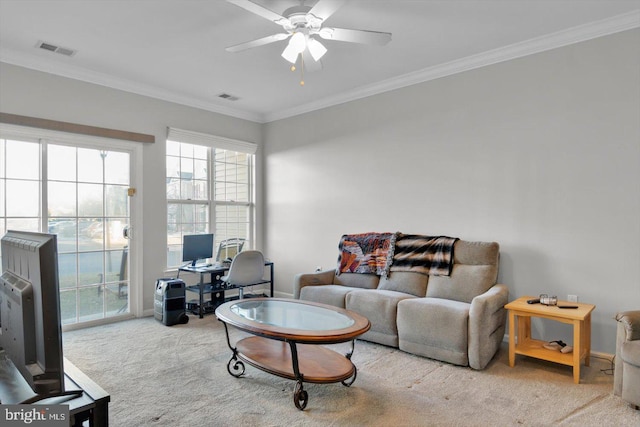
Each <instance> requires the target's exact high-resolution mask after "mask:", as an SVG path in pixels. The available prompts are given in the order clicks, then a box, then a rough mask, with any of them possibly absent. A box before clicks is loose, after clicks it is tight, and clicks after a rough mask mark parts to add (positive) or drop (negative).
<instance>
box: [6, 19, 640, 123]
mask: <svg viewBox="0 0 640 427" xmlns="http://www.w3.org/2000/svg"><path fill="white" fill-rule="evenodd" d="M638 27H640V10H635V11H633V12H629V13H626V14H623V15H618V16H614V17H612V18H608V19H604V20H601V21H596V22H592V23H588V24H584V25H579V26H577V27H573V28H569V29H567V30H562V31H558V32H556V33H552V34H548V35H544V36H541V37H537V38H534V39H530V40H526V41H523V42H520V43H515V44H512V45H509V46H505V47H501V48H498V49H493V50H489V51H486V52H482V53H479V54H476V55H472V56H468V57H466V58H461V59H458V60H455V61H451V62H447V63H444V64H439V65H435V66H433V67H428V68H425V69H422V70H419V71H415V72H412V73H407V74H404V75H402V76H398V77H394V78H391V79H387V80H384V81H381V82H378V83H374V84H370V85H365V86H361V87H359V88H356V89H354V90H351V91H348V92H345V93H342V94H340V95H337V96H331V97H327V98H324V99H321V100H318V101H314V102H311V103H308V104H303V105H300V106H297V107H294V108H290V109H285V110H280V111H275V112H272V113H267V114H259V113H253V112H248V111H243V110H239V109H233V108H228V107H222V106H220V105H217V104H214V103H210V102H206V101H202V100H199V99H196V98H192V97H188V96H184V95H181V94H178V93H175V92H172V91H168V90H166V89H164V88H160V87H157V86H152V85H145V84H142V83H138V82H134V81H131V80H127V79H121V78H117V77H113V76H110V75H107V74H104V73H100V72H97V71H93V70H88V69H85V68H81V67H77V66H72V65H68V64H63V63H59V62H55V63H51V62H47V61H45V60H42V59H40V58H39V57H36V56H34V55H28V54H24V53H20V52H17V51H14V50H10V49H4V48H0V62H6V63H8V64H12V65H17V66H20V67H25V68H30V69H33V70H37V71H42V72H45V73H50V74H55V75H59V76H62V77H67V78H71V79H75V80H80V81H84V82H87V83H93V84H97V85H100V86H106V87H109V88H113V89H118V90H122V91H125V92H130V93H135V94H138V95H143V96H148V97H150V98H155V99H160V100H163V101H168V102H173V103H176V104H181V105H185V106H188V107H193V108H198V109H202V110H206V111H210V112H213V113H218V114H224V115H227V116H231V117H236V118H239V119H244V120H249V121H252V122H257V123H269V122H273V121H276V120H281V119H286V118H289V117H293V116H297V115H300V114H305V113H309V112H312V111H315V110H320V109H323V108H327V107H331V106H334V105H339V104H344V103H346V102H350V101H355V100H358V99H362V98H366V97H369V96H373V95H377V94H380V93H384V92H388V91H392V90H395V89H400V88H403V87H406V86H411V85H414V84H418V83H424V82H427V81H430V80H435V79H439V78H441V77H446V76H450V75H453V74H457V73H461V72H464V71H469V70H473V69H475V68H480V67H485V66H488V65H493V64H497V63H500V62H504V61H508V60H511V59H516V58H521V57H523V56H527V55H533V54H535V53H539V52H544V51H547V50H551V49H556V48H559V47H562V46H567V45H570V44H575V43H579V42H583V41H587V40H591V39H594V38H598V37H602V36H606V35H609V34H614V33H618V32H621V31H626V30H630V29H633V28H638Z"/></svg>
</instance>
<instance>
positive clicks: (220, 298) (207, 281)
mask: <svg viewBox="0 0 640 427" xmlns="http://www.w3.org/2000/svg"><path fill="white" fill-rule="evenodd" d="M264 265H265V266H266V267H269V279H264V280H263V281H262V282H260V283H256V285H260V284H265V283H269V291H270V294H269V295H264V296H270V297H273V262H272V261H265V263H264ZM181 271H183V272H186V273H192V274H198V275H199V280H198V283H197V284H195V285H189V286H187V287H186V290H187V291H190V292H195V293H197V294H198V297H199V298H198V302H197V303H192V302H189V301H187V307H186V309H187V311H191V312H192V313H194V314H197V315H198V316H199V317H200V318H202V317H203V316H204V315H205V314H208V313H213V312H214V311H215V309H216V307H218V306H219V305H220V304H223V303H225V302H227V301H231V300H232V299H234V298H233V297H232V298H229V297H227V296H225V291H230V290H233V289H237V288H238V287H237V286H232V285H227V284H225V283H224V282H223V281H222V276H224V275H225V274H226V272H227V271H229V266H228V265H224V264H222V265H218V264H216V265H211V266H195V267H192V266H190V265H187V266H184V267H180V268H179V269H178V278H179V277H180V272H181ZM205 295H211V298H210V299H209V300H208V301H205Z"/></svg>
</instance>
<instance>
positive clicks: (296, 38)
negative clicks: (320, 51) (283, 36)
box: [289, 32, 307, 53]
mask: <svg viewBox="0 0 640 427" xmlns="http://www.w3.org/2000/svg"><path fill="white" fill-rule="evenodd" d="M289 46H291V47H292V48H293V49H295V51H296V52H297V53H302V52H304V50H305V49H306V47H307V40H306V37H305V36H304V34H303V33H301V32H296V33H293V35H292V36H291V40H289Z"/></svg>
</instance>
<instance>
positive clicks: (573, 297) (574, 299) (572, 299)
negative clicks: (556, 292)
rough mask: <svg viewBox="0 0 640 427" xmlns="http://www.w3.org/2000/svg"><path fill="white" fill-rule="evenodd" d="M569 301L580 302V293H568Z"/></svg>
mask: <svg viewBox="0 0 640 427" xmlns="http://www.w3.org/2000/svg"><path fill="white" fill-rule="evenodd" d="M567 301H569V302H578V295H567Z"/></svg>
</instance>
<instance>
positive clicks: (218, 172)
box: [166, 128, 255, 268]
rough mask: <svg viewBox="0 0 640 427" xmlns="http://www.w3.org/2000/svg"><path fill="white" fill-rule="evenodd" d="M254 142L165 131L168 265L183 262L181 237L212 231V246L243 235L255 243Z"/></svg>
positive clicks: (173, 266) (251, 242) (249, 243)
mask: <svg viewBox="0 0 640 427" xmlns="http://www.w3.org/2000/svg"><path fill="white" fill-rule="evenodd" d="M254 153H255V145H254V144H249V143H243V142H241V141H232V140H227V139H223V138H217V137H214V136H210V135H204V134H198V133H195V132H189V131H181V130H176V129H173V128H172V129H170V130H169V137H168V139H167V161H166V167H167V174H166V178H167V266H168V267H169V268H175V267H177V266H179V265H181V264H182V236H184V235H185V234H200V233H208V232H212V233H214V236H215V242H214V247H215V248H217V247H218V246H219V244H220V242H222V241H224V240H227V239H236V238H240V239H244V240H245V245H244V248H248V247H253V240H254V239H253V235H254V224H255V221H254V216H255V213H254V212H255V209H254V207H255V203H254V197H253V186H254V182H253V180H254V160H255V154H254Z"/></svg>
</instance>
